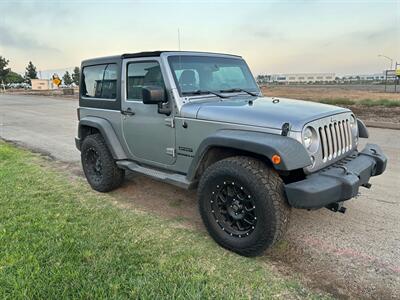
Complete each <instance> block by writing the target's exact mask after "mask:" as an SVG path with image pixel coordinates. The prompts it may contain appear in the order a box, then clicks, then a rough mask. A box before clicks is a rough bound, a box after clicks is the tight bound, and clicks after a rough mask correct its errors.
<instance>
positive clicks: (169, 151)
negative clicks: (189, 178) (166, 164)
mask: <svg viewBox="0 0 400 300" xmlns="http://www.w3.org/2000/svg"><path fill="white" fill-rule="evenodd" d="M166 153H167V154H168V155H170V156H172V157H175V148H167V149H166Z"/></svg>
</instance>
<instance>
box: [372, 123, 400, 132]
mask: <svg viewBox="0 0 400 300" xmlns="http://www.w3.org/2000/svg"><path fill="white" fill-rule="evenodd" d="M365 125H367V127H376V128H386V129H395V130H400V124H399V123H391V122H375V121H365Z"/></svg>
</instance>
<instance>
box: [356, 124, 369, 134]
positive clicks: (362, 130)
mask: <svg viewBox="0 0 400 300" xmlns="http://www.w3.org/2000/svg"><path fill="white" fill-rule="evenodd" d="M357 126H358V136H359V137H360V138H368V137H369V133H368V129H367V126H365V124H364V122H363V121H361V120H360V119H357Z"/></svg>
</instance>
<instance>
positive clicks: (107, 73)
mask: <svg viewBox="0 0 400 300" xmlns="http://www.w3.org/2000/svg"><path fill="white" fill-rule="evenodd" d="M100 98H106V99H115V98H117V65H116V64H109V65H107V67H106V68H105V69H104V77H103V84H102V89H101V96H100Z"/></svg>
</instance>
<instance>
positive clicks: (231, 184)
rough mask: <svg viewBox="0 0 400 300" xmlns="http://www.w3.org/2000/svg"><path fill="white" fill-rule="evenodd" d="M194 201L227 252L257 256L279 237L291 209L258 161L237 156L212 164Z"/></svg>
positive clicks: (269, 171) (280, 184)
mask: <svg viewBox="0 0 400 300" xmlns="http://www.w3.org/2000/svg"><path fill="white" fill-rule="evenodd" d="M198 198H199V206H200V214H201V217H202V219H203V222H204V224H205V226H206V228H207V230H208V232H209V233H210V235H211V236H212V237H213V238H214V240H215V241H216V242H217V243H218V244H220V245H221V246H223V247H224V248H227V249H229V250H232V251H234V252H237V253H239V254H241V255H245V256H256V255H258V254H260V253H262V252H263V251H264V250H265V249H267V248H268V247H270V246H272V245H273V244H274V243H275V242H276V241H278V240H279V239H280V238H281V237H282V236H283V234H284V232H285V231H286V228H287V224H288V221H289V215H290V207H289V206H288V204H287V201H286V197H285V195H284V188H283V182H282V180H281V178H280V177H279V175H278V174H277V173H276V172H275V171H274V170H272V169H270V168H268V166H267V165H266V164H265V163H263V162H262V161H260V160H257V159H254V158H251V157H243V156H236V157H231V158H227V159H224V160H221V161H219V162H217V163H215V164H213V165H211V166H210V167H209V168H208V169H207V170H206V171H205V172H204V174H203V176H202V178H201V180H200V184H199V189H198Z"/></svg>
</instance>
